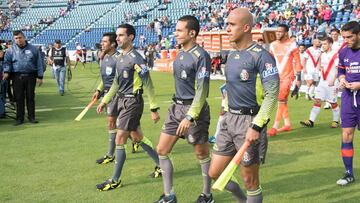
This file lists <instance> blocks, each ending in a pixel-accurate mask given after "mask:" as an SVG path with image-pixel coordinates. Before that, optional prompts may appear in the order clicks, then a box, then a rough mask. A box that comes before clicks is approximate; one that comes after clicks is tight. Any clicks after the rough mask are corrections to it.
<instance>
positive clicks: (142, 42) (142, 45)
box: [139, 33, 146, 49]
mask: <svg viewBox="0 0 360 203" xmlns="http://www.w3.org/2000/svg"><path fill="white" fill-rule="evenodd" d="M145 47H146V37H145V35H144V34H143V33H141V34H140V36H139V48H140V49H144V48H145Z"/></svg>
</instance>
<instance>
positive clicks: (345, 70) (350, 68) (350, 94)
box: [336, 21, 360, 185]
mask: <svg viewBox="0 0 360 203" xmlns="http://www.w3.org/2000/svg"><path fill="white" fill-rule="evenodd" d="M341 35H342V37H343V39H344V42H345V43H346V45H347V46H346V47H344V48H343V49H342V50H341V51H340V53H339V66H338V79H339V88H340V89H343V92H342V94H341V114H340V116H341V128H342V145H341V153H342V158H343V162H344V166H345V175H344V177H343V178H341V179H339V180H338V181H337V182H336V183H337V184H338V185H347V184H349V183H352V182H354V181H355V179H354V175H353V165H352V164H353V163H352V160H353V156H354V149H353V138H354V131H355V127H356V126H357V127H358V129H359V130H360V106H359V105H360V94H359V92H358V91H359V90H360V25H359V23H358V22H355V21H352V22H348V23H346V24H345V25H344V26H343V27H342V28H341Z"/></svg>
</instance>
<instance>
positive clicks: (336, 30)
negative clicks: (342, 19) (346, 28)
mask: <svg viewBox="0 0 360 203" xmlns="http://www.w3.org/2000/svg"><path fill="white" fill-rule="evenodd" d="M332 32H337V33H338V34H340V30H339V29H337V28H334V29H331V30H330V33H332Z"/></svg>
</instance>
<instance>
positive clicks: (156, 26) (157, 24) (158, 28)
mask: <svg viewBox="0 0 360 203" xmlns="http://www.w3.org/2000/svg"><path fill="white" fill-rule="evenodd" d="M161 29H162V25H161V23H160V21H159V20H158V19H155V20H154V30H155V32H156V34H157V36H158V39H159V42H161V39H162V32H161Z"/></svg>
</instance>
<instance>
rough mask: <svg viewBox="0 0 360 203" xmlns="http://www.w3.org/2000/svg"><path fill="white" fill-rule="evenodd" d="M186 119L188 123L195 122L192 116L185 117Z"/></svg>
mask: <svg viewBox="0 0 360 203" xmlns="http://www.w3.org/2000/svg"><path fill="white" fill-rule="evenodd" d="M185 119H186V120H188V121H190V122H194V118H193V117H191V116H190V115H186V116H185Z"/></svg>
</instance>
